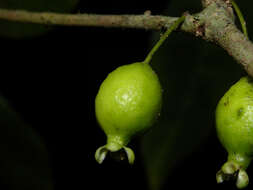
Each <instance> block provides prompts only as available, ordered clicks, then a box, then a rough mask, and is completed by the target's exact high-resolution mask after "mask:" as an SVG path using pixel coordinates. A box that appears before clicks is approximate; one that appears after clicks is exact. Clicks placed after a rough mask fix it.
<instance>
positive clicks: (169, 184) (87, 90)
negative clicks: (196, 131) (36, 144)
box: [0, 0, 253, 190]
mask: <svg viewBox="0 0 253 190" xmlns="http://www.w3.org/2000/svg"><path fill="white" fill-rule="evenodd" d="M167 4H168V0H159V1H153V2H150V1H145V3H144V2H142V1H129V0H128V1H116V0H109V1H84V0H82V1H81V2H80V3H79V4H78V6H77V7H76V8H75V10H74V11H73V12H81V13H82V12H86V13H97V14H142V13H144V12H145V11H146V10H151V11H152V14H162V13H163V11H164V10H165V7H166V6H167ZM168 14H169V13H168ZM151 35H152V32H151V31H145V30H135V29H104V28H86V27H55V28H54V29H53V30H50V31H49V32H48V33H47V34H44V35H42V36H38V37H33V38H25V39H10V38H7V37H2V38H0V44H1V45H0V52H1V69H0V86H1V88H0V92H1V93H2V95H3V96H4V97H5V98H6V99H7V100H8V101H9V103H10V104H11V105H12V107H13V108H14V109H15V110H16V111H17V112H18V113H19V114H20V115H21V116H22V118H23V119H24V120H25V122H26V123H28V124H29V125H31V126H32V127H33V128H34V129H35V130H36V132H37V133H38V134H39V135H40V136H41V137H42V139H43V140H44V142H45V145H46V148H47V150H48V152H49V160H50V166H51V168H52V172H53V180H54V185H55V189H62V188H67V189H77V188H78V189H99V188H106V189H121V190H124V189H148V184H147V178H146V174H145V169H144V164H143V162H142V156H141V155H140V154H141V153H140V146H139V145H140V142H139V139H135V140H133V142H132V143H131V147H132V148H133V149H134V151H135V153H136V161H135V164H134V165H133V166H129V165H128V164H127V162H126V161H123V162H121V163H119V162H115V161H114V160H112V159H111V158H110V157H109V158H107V159H106V160H105V161H104V163H103V164H102V165H99V164H98V163H96V161H95V159H94V153H95V150H96V149H97V148H98V147H99V146H101V145H103V144H104V143H105V140H106V139H105V135H104V133H103V132H102V130H101V129H100V128H99V126H98V125H97V123H96V119H95V115H94V99H95V96H96V93H97V91H98V88H99V85H100V84H101V82H102V81H103V80H104V78H105V77H106V76H107V74H108V73H109V72H111V71H112V70H113V69H115V68H116V67H118V66H120V65H123V64H128V63H131V62H135V61H141V60H143V59H144V57H145V55H146V54H147V52H148V50H149V49H150V37H151ZM189 39H191V40H193V41H194V38H193V37H191V36H190V37H189ZM215 48H219V47H215ZM222 53H224V54H225V53H226V52H222ZM185 59H186V60H187V57H185ZM217 59H218V58H217ZM231 60H232V59H231ZM188 63H189V64H191V61H189V60H188ZM233 64H235V63H233ZM236 67H237V66H236ZM238 69H239V70H240V69H241V68H240V67H239V66H238ZM210 72H215V71H210ZM240 73H242V74H240V75H243V74H245V73H244V71H242V70H241V71H240ZM178 75H180V73H178ZM233 82H235V81H233V80H231V81H230V83H231V84H232V83H233ZM202 90H203V89H199V93H200V94H201V93H202ZM224 92H225V91H224ZM203 125H205V124H203ZM212 125H213V126H214V124H212ZM189 127H190V126H189ZM193 138H194V137H193ZM154 143H155V142H154ZM185 148H186V149H187V147H185ZM225 159H226V152H225V150H224V149H223V148H222V147H221V145H220V143H219V141H218V139H217V138H216V135H215V130H214V129H212V130H211V132H210V135H209V136H208V137H207V139H206V141H205V142H203V144H202V145H201V146H200V147H198V148H196V150H194V151H193V153H192V154H191V155H189V156H188V157H186V158H185V159H184V161H183V162H182V163H181V164H180V165H179V166H177V167H176V168H175V169H174V170H173V172H172V173H171V174H170V175H169V177H168V179H167V180H166V185H165V186H164V188H163V189H181V188H185V187H187V188H194V189H196V188H197V189H206V188H211V189H230V190H232V189H236V188H235V185H234V182H231V183H225V184H221V185H217V184H216V180H215V173H216V172H217V170H219V168H220V166H221V165H222V163H224V161H225ZM248 174H249V176H253V173H252V169H251V167H250V168H249V169H248ZM250 179H251V177H250ZM2 186H3V188H4V189H8V188H9V185H8V183H6V182H5V181H3V182H2ZM250 187H252V185H251V184H250V186H249V188H250Z"/></svg>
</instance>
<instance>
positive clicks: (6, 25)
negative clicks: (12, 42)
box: [0, 0, 79, 39]
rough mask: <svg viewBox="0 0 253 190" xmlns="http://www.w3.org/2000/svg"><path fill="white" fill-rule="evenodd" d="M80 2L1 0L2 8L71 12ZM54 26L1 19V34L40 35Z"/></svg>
mask: <svg viewBox="0 0 253 190" xmlns="http://www.w3.org/2000/svg"><path fill="white" fill-rule="evenodd" d="M78 2H79V0H22V1H20V0H1V1H0V8H5V9H22V10H28V11H39V12H40V11H47V12H49V11H52V12H69V11H71V10H72V9H73V8H74V7H75V6H76V5H77V3H78ZM52 28H53V27H49V26H44V25H39V24H31V23H18V22H10V21H3V20H1V21H0V36H3V37H8V38H15V39H16V38H18V39H20V38H28V37H36V36H40V35H42V34H44V33H46V32H48V31H50V30H51V29H52Z"/></svg>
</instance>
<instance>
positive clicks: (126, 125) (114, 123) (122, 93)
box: [95, 62, 162, 162]
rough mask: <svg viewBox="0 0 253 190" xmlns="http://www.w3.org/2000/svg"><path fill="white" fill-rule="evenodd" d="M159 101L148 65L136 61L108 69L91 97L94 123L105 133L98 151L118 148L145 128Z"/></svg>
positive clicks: (153, 117) (159, 91) (159, 92)
mask: <svg viewBox="0 0 253 190" xmlns="http://www.w3.org/2000/svg"><path fill="white" fill-rule="evenodd" d="M161 103H162V89H161V85H160V82H159V79H158V77H157V75H156V74H155V72H154V71H153V70H152V69H151V67H150V66H149V65H148V64H146V63H142V62H137V63H133V64H129V65H124V66H121V67H118V68H117V69H116V70H114V71H113V72H111V73H110V74H109V75H108V76H107V78H106V79H105V80H104V81H103V83H102V84H101V86H100V89H99V92H98V94H97V97H96V100H95V110H96V117H97V120H98V123H99V124H100V126H101V128H102V129H103V131H104V132H105V134H106V135H107V145H105V147H104V148H103V149H102V150H103V151H102V150H100V153H101V151H102V152H105V149H106V150H109V151H111V152H115V151H118V150H120V149H121V148H124V147H125V146H126V145H127V144H128V142H129V141H130V140H131V138H132V137H134V136H136V135H138V134H140V133H143V132H145V131H146V130H147V129H149V128H150V127H151V126H152V125H153V124H154V122H155V120H156V119H157V117H158V116H159V113H160V109H161ZM125 148H126V147H125ZM128 149H129V148H128ZM126 152H127V150H126ZM96 154H99V153H98V152H97V153H96ZM127 154H128V152H127ZM130 154H131V153H130ZM132 154H133V152H132ZM97 157H99V156H98V155H97V156H96V159H97ZM102 157H103V156H102ZM103 158H104V157H103ZM97 160H98V159H97ZM102 161H103V160H102ZM102 161H99V162H102Z"/></svg>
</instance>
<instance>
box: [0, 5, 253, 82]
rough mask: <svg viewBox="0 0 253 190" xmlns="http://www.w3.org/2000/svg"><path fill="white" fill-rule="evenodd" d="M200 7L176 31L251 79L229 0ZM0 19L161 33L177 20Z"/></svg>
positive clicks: (23, 15)
mask: <svg viewBox="0 0 253 190" xmlns="http://www.w3.org/2000/svg"><path fill="white" fill-rule="evenodd" d="M202 5H203V7H204V9H203V11H201V12H200V13H197V14H194V15H191V14H186V17H185V21H184V23H183V24H182V25H181V26H180V28H179V30H181V31H184V32H188V33H192V34H194V35H195V36H197V37H201V38H202V39H204V40H206V41H211V42H213V43H216V44H217V45H219V46H221V47H222V48H223V49H225V50H226V51H227V52H228V54H229V55H231V56H232V57H234V59H235V60H236V61H237V62H238V63H240V64H241V65H242V66H243V67H244V69H245V70H246V72H247V73H248V74H249V75H250V76H252V77H253V44H252V42H251V41H249V40H248V39H247V38H246V37H245V36H244V34H243V33H242V32H241V31H240V30H238V28H237V27H236V25H235V23H234V14H233V9H232V7H231V3H230V2H229V0H202ZM0 19H2V20H8V21H15V22H29V23H37V24H46V25H65V26H92V27H117V28H137V29H146V30H160V29H162V28H168V27H170V25H171V24H172V23H174V22H175V20H177V19H178V18H177V17H168V16H153V15H150V14H143V15H96V14H59V13H36V12H28V11H21V10H5V9H0Z"/></svg>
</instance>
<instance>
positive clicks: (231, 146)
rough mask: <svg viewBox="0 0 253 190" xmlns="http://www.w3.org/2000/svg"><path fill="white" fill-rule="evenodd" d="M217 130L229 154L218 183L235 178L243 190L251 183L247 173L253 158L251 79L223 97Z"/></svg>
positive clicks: (218, 177)
mask: <svg viewBox="0 0 253 190" xmlns="http://www.w3.org/2000/svg"><path fill="white" fill-rule="evenodd" d="M216 128H217V134H218V138H219V140H220V142H221V143H222V145H223V146H224V147H225V149H226V150H227V152H228V161H227V162H226V163H225V164H224V165H223V166H222V168H221V170H220V171H219V172H218V173H217V176H216V177H217V182H218V183H221V182H223V181H224V180H227V179H231V178H234V179H236V185H237V187H238V188H244V187H246V186H247V185H248V182H249V179H248V175H247V173H246V172H245V170H246V169H247V167H248V166H249V164H250V162H251V160H252V158H253V80H252V78H250V77H243V78H241V79H240V80H239V81H238V82H237V83H236V84H234V85H233V86H232V87H231V88H230V89H229V90H228V92H227V93H226V94H225V95H224V96H223V97H222V98H221V100H220V102H219V104H218V106H217V110H216Z"/></svg>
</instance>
